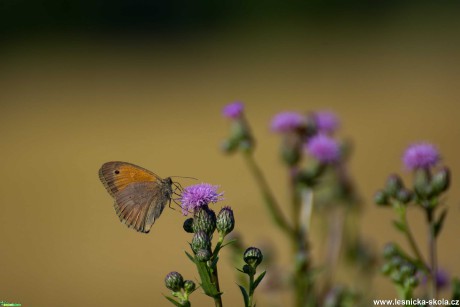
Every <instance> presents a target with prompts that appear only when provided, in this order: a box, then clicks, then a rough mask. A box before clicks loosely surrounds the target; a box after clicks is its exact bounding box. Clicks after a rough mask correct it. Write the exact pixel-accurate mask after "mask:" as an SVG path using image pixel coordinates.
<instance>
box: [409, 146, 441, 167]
mask: <svg viewBox="0 0 460 307" xmlns="http://www.w3.org/2000/svg"><path fill="white" fill-rule="evenodd" d="M439 160H440V156H439V152H438V150H437V149H436V147H435V146H434V145H432V144H430V143H417V144H413V145H410V146H409V147H408V148H407V149H406V151H405V152H404V156H403V163H404V165H405V166H406V168H408V169H409V170H415V169H419V168H429V167H433V166H435V165H436V164H437V163H438V162H439Z"/></svg>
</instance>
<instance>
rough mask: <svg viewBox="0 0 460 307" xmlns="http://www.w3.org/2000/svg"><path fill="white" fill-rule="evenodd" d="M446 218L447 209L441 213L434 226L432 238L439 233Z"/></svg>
mask: <svg viewBox="0 0 460 307" xmlns="http://www.w3.org/2000/svg"><path fill="white" fill-rule="evenodd" d="M446 216H447V208H446V209H444V210H443V211H442V213H441V215H440V216H439V219H438V221H437V222H436V223H435V224H434V236H435V237H437V236H438V234H439V233H440V232H441V229H442V226H443V225H444V220H445V219H446Z"/></svg>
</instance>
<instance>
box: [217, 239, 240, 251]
mask: <svg viewBox="0 0 460 307" xmlns="http://www.w3.org/2000/svg"><path fill="white" fill-rule="evenodd" d="M236 241H238V239H231V240H230V241H228V242H225V243H224V244H223V245H222V246H221V247H220V249H222V248H224V246H227V245H230V244H233V243H235V242H236Z"/></svg>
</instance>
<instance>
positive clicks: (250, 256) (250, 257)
mask: <svg viewBox="0 0 460 307" xmlns="http://www.w3.org/2000/svg"><path fill="white" fill-rule="evenodd" d="M243 257H244V262H246V263H247V264H249V265H250V266H252V267H253V268H256V267H257V266H258V265H259V264H260V263H261V262H262V260H263V259H264V256H263V255H262V252H261V251H260V249H258V248H257V247H249V248H248V249H247V250H246V251H245V252H244V256H243Z"/></svg>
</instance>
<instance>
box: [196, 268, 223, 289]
mask: <svg viewBox="0 0 460 307" xmlns="http://www.w3.org/2000/svg"><path fill="white" fill-rule="evenodd" d="M195 264H196V267H197V269H198V274H200V279H201V287H202V288H203V291H204V293H205V294H206V295H207V296H210V297H218V296H220V295H221V294H220V293H219V291H217V287H216V285H215V284H214V283H213V282H212V281H211V274H210V272H209V269H208V266H207V265H206V263H205V262H200V261H197V262H195Z"/></svg>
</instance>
